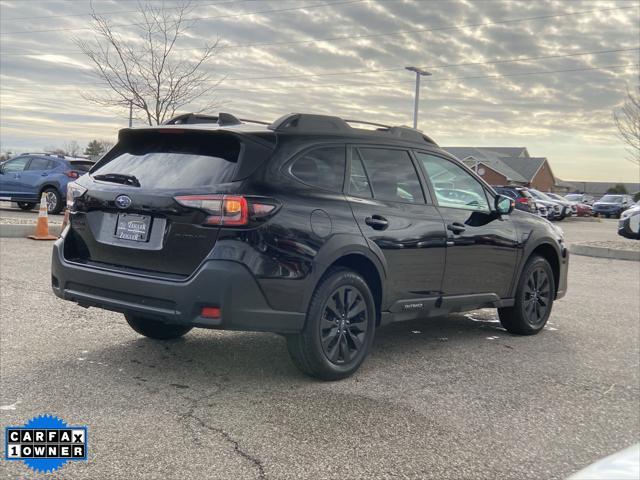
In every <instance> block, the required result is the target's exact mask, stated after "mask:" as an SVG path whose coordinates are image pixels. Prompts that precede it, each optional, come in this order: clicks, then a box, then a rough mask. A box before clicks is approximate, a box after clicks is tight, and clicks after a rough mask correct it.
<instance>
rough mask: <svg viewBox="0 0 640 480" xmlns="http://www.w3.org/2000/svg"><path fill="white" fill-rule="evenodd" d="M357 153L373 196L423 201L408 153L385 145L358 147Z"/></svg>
mask: <svg viewBox="0 0 640 480" xmlns="http://www.w3.org/2000/svg"><path fill="white" fill-rule="evenodd" d="M359 152H360V156H361V157H362V161H363V162H364V168H365V169H366V172H367V177H368V179H369V182H371V187H372V188H373V198H375V199H377V200H384V201H389V202H402V203H425V200H424V194H423V193H422V187H421V186H420V179H419V178H418V173H417V172H416V169H415V167H414V166H413V162H412V161H411V157H410V156H409V152H407V151H406V150H391V149H385V148H360V149H359ZM356 163H357V162H356Z"/></svg>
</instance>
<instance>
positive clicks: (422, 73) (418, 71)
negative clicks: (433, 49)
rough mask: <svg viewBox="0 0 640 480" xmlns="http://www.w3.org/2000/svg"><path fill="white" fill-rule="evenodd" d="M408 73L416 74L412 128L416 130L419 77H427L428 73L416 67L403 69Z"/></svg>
mask: <svg viewBox="0 0 640 480" xmlns="http://www.w3.org/2000/svg"><path fill="white" fill-rule="evenodd" d="M404 68H405V69H407V70H409V71H410V72H416V98H415V103H414V106H413V128H418V102H419V101H420V77H428V76H430V75H431V73H430V72H427V71H426V70H422V69H421V68H418V67H404Z"/></svg>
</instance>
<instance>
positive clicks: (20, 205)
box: [18, 202, 36, 211]
mask: <svg viewBox="0 0 640 480" xmlns="http://www.w3.org/2000/svg"><path fill="white" fill-rule="evenodd" d="M35 206H36V204H35V202H18V208H19V209H20V210H24V211H29V210H33V207H35Z"/></svg>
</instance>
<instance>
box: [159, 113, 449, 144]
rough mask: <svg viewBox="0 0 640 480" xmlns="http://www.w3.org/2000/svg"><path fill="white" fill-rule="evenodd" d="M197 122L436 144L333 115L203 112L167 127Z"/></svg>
mask: <svg viewBox="0 0 640 480" xmlns="http://www.w3.org/2000/svg"><path fill="white" fill-rule="evenodd" d="M197 123H217V124H218V125H220V126H233V125H240V124H242V123H257V124H260V125H267V128H269V129H271V130H273V131H276V132H308V133H311V132H323V133H333V132H342V133H349V132H351V133H353V132H354V130H360V131H361V132H370V133H372V134H387V135H389V136H391V137H396V138H399V139H402V140H408V141H412V142H418V143H423V142H426V143H430V144H433V145H435V144H436V142H434V141H433V140H432V139H431V137H428V136H427V135H425V134H424V133H422V132H421V131H420V130H416V129H414V128H410V127H405V126H396V127H394V126H390V125H385V124H382V123H376V122H369V121H366V120H345V119H343V118H340V117H335V116H331V115H316V114H310V113H289V114H287V115H284V116H282V117H280V118H278V119H277V120H276V121H274V122H273V123H268V122H262V121H260V120H249V119H246V118H237V117H236V116H234V115H232V114H230V113H222V112H221V113H219V114H218V115H204V114H201V113H185V114H183V115H178V116H177V117H173V118H172V119H170V120H167V121H166V122H164V123H163V125H185V124H197ZM350 124H356V125H358V124H360V125H372V126H374V127H379V128H377V129H375V130H367V129H359V128H354V127H352V126H351V125H350Z"/></svg>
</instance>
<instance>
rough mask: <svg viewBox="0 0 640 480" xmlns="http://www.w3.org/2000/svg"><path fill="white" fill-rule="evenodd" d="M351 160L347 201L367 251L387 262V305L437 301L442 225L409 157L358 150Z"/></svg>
mask: <svg viewBox="0 0 640 480" xmlns="http://www.w3.org/2000/svg"><path fill="white" fill-rule="evenodd" d="M349 157H350V162H349V182H348V183H349V185H348V190H347V192H346V193H347V198H348V200H349V204H350V205H351V208H352V210H353V214H354V216H355V218H356V221H357V222H358V225H359V227H360V230H361V231H362V233H363V235H364V236H365V237H366V238H367V239H368V241H369V245H370V246H371V248H372V249H374V250H377V252H378V254H381V255H383V256H384V258H385V260H386V265H387V301H388V303H389V304H391V303H393V302H396V301H398V300H408V299H412V298H423V297H429V296H434V295H439V294H440V290H441V285H442V275H443V272H444V262H445V243H446V233H445V229H444V223H443V221H442V217H441V216H440V213H439V212H438V210H437V208H436V207H435V206H434V205H431V204H427V202H426V200H425V192H424V191H423V188H422V186H421V182H420V179H419V175H418V171H417V170H416V166H415V165H414V163H413V160H412V158H411V156H410V155H409V152H408V151H406V150H403V149H391V148H377V147H375V148H374V147H361V148H355V147H354V148H350V149H349ZM427 197H429V196H428V195H427Z"/></svg>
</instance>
